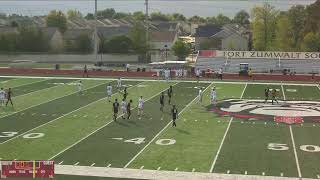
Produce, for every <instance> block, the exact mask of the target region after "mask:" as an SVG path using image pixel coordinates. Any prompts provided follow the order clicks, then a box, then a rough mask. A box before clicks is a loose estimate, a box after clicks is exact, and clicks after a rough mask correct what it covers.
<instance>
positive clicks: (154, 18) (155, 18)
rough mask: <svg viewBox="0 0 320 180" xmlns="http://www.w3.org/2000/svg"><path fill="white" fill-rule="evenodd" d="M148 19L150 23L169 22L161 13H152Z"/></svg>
mask: <svg viewBox="0 0 320 180" xmlns="http://www.w3.org/2000/svg"><path fill="white" fill-rule="evenodd" d="M150 19H151V20H152V21H170V20H171V18H170V16H168V15H166V14H163V13H161V12H153V13H151V15H150Z"/></svg>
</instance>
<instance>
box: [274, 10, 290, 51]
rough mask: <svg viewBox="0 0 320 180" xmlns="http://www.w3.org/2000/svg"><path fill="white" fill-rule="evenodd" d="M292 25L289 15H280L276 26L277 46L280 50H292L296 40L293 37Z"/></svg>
mask: <svg viewBox="0 0 320 180" xmlns="http://www.w3.org/2000/svg"><path fill="white" fill-rule="evenodd" d="M291 34H292V27H291V24H290V20H289V17H288V16H287V15H279V16H278V18H277V28H276V43H275V44H276V47H277V50H280V51H292V50H293V49H294V42H293V41H294V40H293V38H292V35H291Z"/></svg>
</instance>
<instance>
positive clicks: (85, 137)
mask: <svg viewBox="0 0 320 180" xmlns="http://www.w3.org/2000/svg"><path fill="white" fill-rule="evenodd" d="M143 83H145V82H141V83H138V84H136V85H135V86H137V85H139V84H143ZM177 84H178V83H175V84H173V85H172V86H175V85H177ZM135 86H132V87H135ZM130 88H131V87H130ZM162 92H163V90H161V91H160V92H158V93H157V94H155V95H153V96H152V97H150V98H149V99H147V100H145V102H147V101H149V100H151V99H153V98H154V97H156V96H158V95H159V94H161V93H162ZM115 94H117V93H115ZM103 99H106V98H103ZM100 100H101V99H100ZM136 108H137V107H134V108H132V109H136ZM120 117H121V115H120V116H119V117H118V118H117V119H119V118H120ZM113 122H114V121H113V120H111V121H109V122H108V123H106V124H104V125H102V126H101V127H99V128H98V129H96V130H94V131H92V132H91V133H89V134H88V135H86V136H84V137H83V138H81V139H80V140H79V141H77V142H75V143H73V144H72V145H70V146H69V147H67V148H65V149H63V150H62V151H60V152H59V153H57V154H55V155H54V156H52V157H51V158H50V159H49V160H52V159H53V158H55V157H57V156H59V155H60V154H62V153H64V152H65V151H67V150H68V149H70V148H72V147H73V146H75V145H77V144H79V143H80V142H81V141H83V140H85V139H87V138H88V137H89V136H91V135H92V134H94V133H96V132H98V131H99V130H100V129H102V128H104V127H106V126H108V125H109V124H110V123H113Z"/></svg>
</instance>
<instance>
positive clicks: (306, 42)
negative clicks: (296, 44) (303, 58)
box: [301, 32, 320, 52]
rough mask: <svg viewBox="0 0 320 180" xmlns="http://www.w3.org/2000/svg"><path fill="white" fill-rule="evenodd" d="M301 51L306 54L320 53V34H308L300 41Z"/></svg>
mask: <svg viewBox="0 0 320 180" xmlns="http://www.w3.org/2000/svg"><path fill="white" fill-rule="evenodd" d="M301 46H302V50H303V51H308V52H319V51H320V33H314V32H309V33H308V34H306V35H305V36H304V38H303V41H302V44H301Z"/></svg>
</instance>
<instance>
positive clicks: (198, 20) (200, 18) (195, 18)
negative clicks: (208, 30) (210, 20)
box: [188, 15, 206, 23]
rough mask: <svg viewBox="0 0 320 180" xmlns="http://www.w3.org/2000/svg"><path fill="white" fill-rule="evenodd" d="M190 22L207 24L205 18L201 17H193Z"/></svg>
mask: <svg viewBox="0 0 320 180" xmlns="http://www.w3.org/2000/svg"><path fill="white" fill-rule="evenodd" d="M188 21H189V22H191V23H205V22H206V19H205V18H203V17H200V16H197V15H195V16H192V17H190V18H189V19H188Z"/></svg>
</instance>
